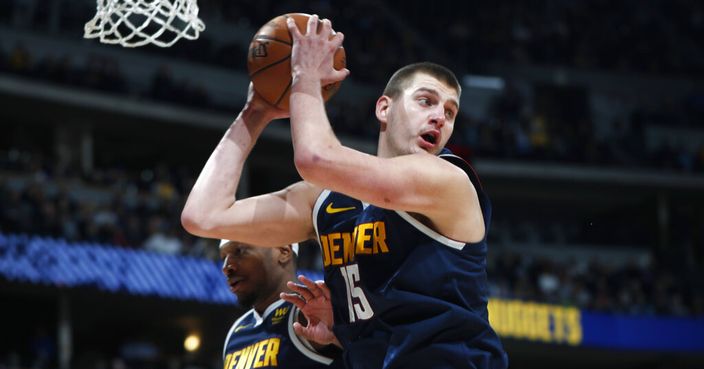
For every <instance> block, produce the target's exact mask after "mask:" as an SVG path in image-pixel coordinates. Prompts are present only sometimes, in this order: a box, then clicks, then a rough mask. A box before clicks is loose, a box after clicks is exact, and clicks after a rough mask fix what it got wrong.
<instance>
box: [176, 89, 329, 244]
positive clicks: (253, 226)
mask: <svg viewBox="0 0 704 369" xmlns="http://www.w3.org/2000/svg"><path fill="white" fill-rule="evenodd" d="M285 116H286V113H285V112H283V111H281V110H277V109H274V108H272V107H271V106H269V105H268V104H266V103H265V102H264V101H263V100H262V99H261V98H260V97H259V96H258V95H256V93H254V91H253V89H252V88H251V86H250V91H249V96H248V99H247V103H246V105H245V107H244V108H243V109H242V111H241V112H240V114H239V115H238V116H237V118H236V119H235V121H234V122H233V123H232V125H231V126H230V128H229V129H228V130H227V132H226V133H225V135H224V136H223V138H222V139H221V140H220V142H219V143H218V145H217V147H216V148H215V150H214V151H213V153H212V154H211V156H210V158H209V159H208V161H207V162H206V164H205V166H204V167H203V170H202V171H201V173H200V175H199V177H198V179H197V180H196V183H195V185H194V186H193V189H192V190H191V193H190V194H189V196H188V199H187V201H186V205H185V206H184V209H183V212H182V213H181V223H182V225H183V227H184V228H185V229H186V230H187V231H188V232H189V233H191V234H194V235H197V236H200V237H208V238H221V239H231V240H237V241H240V242H244V243H250V244H254V245H259V246H280V245H282V244H288V243H291V242H298V241H300V240H304V239H308V238H310V237H311V230H312V229H313V227H312V220H311V211H312V210H311V209H312V207H313V203H314V202H315V197H316V196H317V194H318V193H319V192H320V191H319V190H317V189H316V188H315V187H314V186H311V185H310V184H307V183H304V182H299V183H296V184H293V185H291V186H289V187H288V188H286V189H284V190H281V191H278V192H275V193H271V194H266V195H261V196H256V197H251V198H245V199H241V200H240V199H238V200H236V199H235V193H236V191H237V186H238V183H239V181H240V178H241V175H242V169H243V167H244V162H245V160H246V158H247V156H249V154H250V152H251V150H252V148H253V147H254V144H255V143H256V141H257V139H258V138H259V136H260V134H261V132H262V131H263V130H264V128H265V127H266V126H267V124H269V122H271V121H272V120H273V119H277V118H281V117H285Z"/></svg>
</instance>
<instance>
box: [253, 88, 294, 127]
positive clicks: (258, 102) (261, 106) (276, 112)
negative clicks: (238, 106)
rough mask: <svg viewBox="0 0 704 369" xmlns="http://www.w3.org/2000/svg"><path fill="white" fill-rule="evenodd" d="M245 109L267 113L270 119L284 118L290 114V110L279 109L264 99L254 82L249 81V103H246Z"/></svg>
mask: <svg viewBox="0 0 704 369" xmlns="http://www.w3.org/2000/svg"><path fill="white" fill-rule="evenodd" d="M245 109H252V110H253V111H255V112H261V113H264V114H266V116H267V118H268V119H269V120H274V119H284V118H288V117H289V116H290V113H289V111H287V110H283V109H279V108H277V107H275V106H274V105H271V104H269V103H268V102H266V100H264V98H263V97H261V95H259V93H257V91H256V90H254V85H253V84H252V82H250V83H249V89H248V91H247V103H246V104H245Z"/></svg>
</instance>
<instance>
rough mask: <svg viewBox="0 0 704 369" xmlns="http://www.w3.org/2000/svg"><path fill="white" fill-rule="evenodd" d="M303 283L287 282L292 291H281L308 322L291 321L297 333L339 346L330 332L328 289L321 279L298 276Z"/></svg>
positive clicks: (282, 296)
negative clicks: (312, 279)
mask: <svg viewBox="0 0 704 369" xmlns="http://www.w3.org/2000/svg"><path fill="white" fill-rule="evenodd" d="M298 280H299V281H301V282H302V283H303V284H302V285H301V284H296V283H293V282H288V288H290V289H291V290H292V291H294V293H281V298H282V299H283V300H286V301H288V302H290V303H292V304H294V305H296V307H298V309H300V310H301V312H302V313H303V315H304V316H305V318H306V320H307V321H308V324H307V325H306V326H305V327H304V326H303V325H302V324H301V323H299V322H295V323H293V330H294V331H295V332H296V334H297V335H299V336H301V337H303V338H305V339H307V340H308V341H311V342H315V343H317V344H320V345H330V344H334V345H336V346H341V345H340V343H339V341H338V340H337V337H335V334H334V333H333V332H332V326H333V324H334V318H333V315H332V302H331V300H330V290H329V289H328V287H327V286H326V285H325V282H323V281H315V282H313V281H311V280H310V279H308V278H306V277H305V276H303V275H299V276H298Z"/></svg>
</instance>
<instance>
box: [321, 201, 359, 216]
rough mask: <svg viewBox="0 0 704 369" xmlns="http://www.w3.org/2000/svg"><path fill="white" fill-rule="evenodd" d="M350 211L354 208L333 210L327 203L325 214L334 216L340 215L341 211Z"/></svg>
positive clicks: (330, 204)
mask: <svg viewBox="0 0 704 369" xmlns="http://www.w3.org/2000/svg"><path fill="white" fill-rule="evenodd" d="M352 209H354V206H350V207H348V208H333V207H332V203H329V204H328V207H327V208H325V212H326V213H328V214H335V213H341V212H343V211H347V210H352Z"/></svg>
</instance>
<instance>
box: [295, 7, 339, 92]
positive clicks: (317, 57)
mask: <svg viewBox="0 0 704 369" xmlns="http://www.w3.org/2000/svg"><path fill="white" fill-rule="evenodd" d="M286 22H287V25H288V30H289V32H291V38H292V40H293V48H292V49H291V71H292V73H293V75H294V78H295V77H296V76H305V77H306V78H312V79H317V80H320V81H321V85H328V84H331V83H335V82H339V81H342V80H343V79H345V78H346V77H347V76H348V75H349V74H350V71H349V70H348V69H347V68H343V69H341V70H336V69H335V67H334V58H335V52H336V51H337V49H338V48H339V47H340V46H342V41H343V40H344V39H345V35H344V34H342V32H337V33H336V32H335V31H333V29H332V23H331V22H330V20H329V19H323V20H322V21H319V20H318V16H317V15H311V16H310V18H309V19H308V28H307V30H306V32H305V34H302V33H301V32H300V31H299V30H298V27H297V26H296V22H295V21H294V20H293V18H291V17H289V18H288V19H286Z"/></svg>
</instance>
